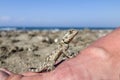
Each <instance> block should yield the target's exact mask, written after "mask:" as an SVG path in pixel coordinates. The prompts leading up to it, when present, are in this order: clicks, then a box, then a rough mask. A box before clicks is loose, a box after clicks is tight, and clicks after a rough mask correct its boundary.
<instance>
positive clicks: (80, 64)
mask: <svg viewBox="0 0 120 80" xmlns="http://www.w3.org/2000/svg"><path fill="white" fill-rule="evenodd" d="M119 40H120V29H116V30H114V31H113V32H112V33H110V34H108V35H107V36H105V37H102V38H100V39H99V40H97V41H96V42H94V43H93V44H91V45H90V46H89V47H87V48H86V49H84V50H83V51H81V52H80V54H79V55H78V56H77V57H75V58H72V59H69V60H67V61H64V62H63V63H62V64H60V65H59V66H58V67H57V68H56V69H55V70H53V71H51V72H46V73H32V72H26V73H23V74H14V73H12V72H9V71H8V70H6V69H1V70H0V80H120V41H119Z"/></svg>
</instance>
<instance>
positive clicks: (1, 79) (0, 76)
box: [0, 70, 10, 80]
mask: <svg viewBox="0 0 120 80" xmlns="http://www.w3.org/2000/svg"><path fill="white" fill-rule="evenodd" d="M9 76H10V75H9V74H8V73H6V72H4V71H2V70H0V80H6V79H7V78H8V77H9Z"/></svg>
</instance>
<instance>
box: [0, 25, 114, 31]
mask: <svg viewBox="0 0 120 80" xmlns="http://www.w3.org/2000/svg"><path fill="white" fill-rule="evenodd" d="M115 28H116V27H80V26H76V27H68V26H67V27H66V26H61V27H60V26H59V27H57V26H37V27H36V26H0V30H8V31H9V30H68V29H94V30H98V29H102V30H107V29H109V30H110V29H111V30H113V29H115Z"/></svg>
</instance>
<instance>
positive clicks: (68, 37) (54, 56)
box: [30, 30, 78, 72]
mask: <svg viewBox="0 0 120 80" xmlns="http://www.w3.org/2000/svg"><path fill="white" fill-rule="evenodd" d="M77 33H78V31H77V30H69V31H68V32H67V33H66V34H65V36H64V37H63V38H62V40H61V41H60V42H59V44H58V48H57V49H56V50H55V51H53V52H52V53H51V54H50V55H48V56H47V57H46V58H45V61H44V63H43V64H42V65H41V67H40V68H39V69H36V68H31V69H30V71H33V72H42V71H51V70H53V68H54V65H55V63H56V61H57V60H58V58H59V57H60V56H61V55H62V54H65V51H67V50H68V48H69V43H70V42H71V41H72V39H73V38H74V37H75V36H76V35H77Z"/></svg>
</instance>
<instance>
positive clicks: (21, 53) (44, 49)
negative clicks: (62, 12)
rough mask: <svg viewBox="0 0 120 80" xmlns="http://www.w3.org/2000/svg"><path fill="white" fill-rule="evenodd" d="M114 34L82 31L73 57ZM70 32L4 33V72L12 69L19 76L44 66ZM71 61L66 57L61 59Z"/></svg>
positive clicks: (0, 49)
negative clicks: (45, 59)
mask: <svg viewBox="0 0 120 80" xmlns="http://www.w3.org/2000/svg"><path fill="white" fill-rule="evenodd" d="M111 31H112V30H89V29H85V30H79V33H78V35H77V36H76V37H75V38H74V39H73V40H72V42H71V43H70V48H69V50H68V51H69V53H66V54H67V55H69V56H71V57H75V56H77V55H78V54H79V53H80V51H81V50H83V49H84V48H86V47H87V46H89V45H90V44H91V43H92V42H94V41H95V40H97V39H98V38H100V37H102V36H105V35H106V34H108V33H109V32H111ZM66 32H67V31H66V30H62V31H61V30H41V31H40V30H32V31H19V30H18V31H0V68H8V69H9V70H10V71H13V72H15V73H22V72H26V71H28V70H29V69H31V68H34V69H37V68H39V67H40V66H41V64H42V63H43V61H44V58H45V57H46V56H48V55H49V54H50V53H51V52H52V51H53V50H55V48H56V46H57V44H58V42H59V41H60V39H61V38H62V37H63V36H64V34H65V33H66ZM63 59H64V60H65V59H68V58H67V57H66V56H64V55H62V56H61V57H60V59H59V61H61V60H63Z"/></svg>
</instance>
